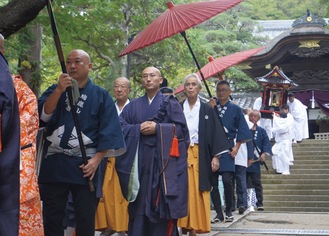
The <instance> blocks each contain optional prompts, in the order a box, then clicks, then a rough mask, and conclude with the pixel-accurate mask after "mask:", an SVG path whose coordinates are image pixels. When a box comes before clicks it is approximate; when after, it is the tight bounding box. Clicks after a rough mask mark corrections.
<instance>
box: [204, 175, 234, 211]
mask: <svg viewBox="0 0 329 236" xmlns="http://www.w3.org/2000/svg"><path fill="white" fill-rule="evenodd" d="M221 175H222V180H223V186H224V197H225V207H226V208H225V211H226V215H227V216H231V215H232V213H231V207H232V202H233V177H234V172H222V173H221ZM212 177H213V181H212V182H213V189H212V191H211V192H210V195H211V200H212V202H213V204H214V208H215V210H216V209H217V208H218V209H221V201H220V195H219V189H218V177H219V172H218V171H216V172H213V173H212ZM216 212H217V210H216ZM217 214H219V212H217Z"/></svg>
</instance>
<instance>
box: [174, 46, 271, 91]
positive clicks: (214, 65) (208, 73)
mask: <svg viewBox="0 0 329 236" xmlns="http://www.w3.org/2000/svg"><path fill="white" fill-rule="evenodd" d="M264 48H265V46H263V47H259V48H254V49H250V50H245V51H242V52H236V53H234V54H230V55H227V56H224V57H220V58H217V59H214V58H213V57H212V56H210V57H209V58H208V60H209V63H208V64H206V65H205V66H204V67H202V68H201V72H202V74H203V76H204V78H205V79H208V78H210V77H212V76H214V75H216V74H220V73H222V72H223V71H225V70H226V69H228V68H230V67H231V66H234V65H237V64H239V63H240V62H242V61H244V60H246V59H248V58H249V57H251V56H252V55H255V54H256V53H258V52H260V51H262V50H263V49H264ZM197 74H198V75H199V78H200V79H201V75H200V71H198V72H197ZM183 90H184V85H183V84H182V85H180V86H179V87H178V88H177V89H176V90H175V94H177V93H180V92H182V91H183Z"/></svg>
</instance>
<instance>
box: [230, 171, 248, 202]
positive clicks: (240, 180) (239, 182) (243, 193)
mask: <svg viewBox="0 0 329 236" xmlns="http://www.w3.org/2000/svg"><path fill="white" fill-rule="evenodd" d="M246 173H247V168H246V167H244V166H239V165H236V166H235V173H234V179H235V184H236V196H237V207H238V208H240V207H244V208H247V207H248V203H247V174H246ZM233 196H234V195H233ZM233 199H234V197H233ZM232 208H235V199H234V200H233V205H232Z"/></svg>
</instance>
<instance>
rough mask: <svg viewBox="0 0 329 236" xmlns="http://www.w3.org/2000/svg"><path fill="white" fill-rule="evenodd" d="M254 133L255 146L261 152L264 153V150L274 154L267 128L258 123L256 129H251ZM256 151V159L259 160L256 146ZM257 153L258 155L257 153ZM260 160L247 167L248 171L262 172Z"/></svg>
mask: <svg viewBox="0 0 329 236" xmlns="http://www.w3.org/2000/svg"><path fill="white" fill-rule="evenodd" d="M250 131H251V133H252V134H253V144H254V146H257V148H258V150H259V151H260V154H263V153H264V152H266V153H268V154H270V155H271V154H272V146H271V143H270V140H269V138H268V136H267V133H266V130H265V129H264V128H262V127H260V126H258V125H257V127H256V130H252V129H251V130H250ZM254 148H255V151H254V160H257V159H258V158H259V155H258V153H257V150H256V147H254ZM256 153H257V155H256ZM260 164H261V163H260V161H257V162H254V163H253V164H252V165H251V166H249V167H248V168H247V172H257V173H260Z"/></svg>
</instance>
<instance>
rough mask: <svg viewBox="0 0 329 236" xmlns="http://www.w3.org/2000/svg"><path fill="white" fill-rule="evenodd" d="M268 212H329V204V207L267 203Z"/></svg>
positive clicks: (266, 209) (265, 207)
mask: <svg viewBox="0 0 329 236" xmlns="http://www.w3.org/2000/svg"><path fill="white" fill-rule="evenodd" d="M264 209H265V211H266V212H329V206H327V207H314V206H311V207H302V208H301V207H299V206H298V207H289V206H286V205H281V206H268V205H265V206H264Z"/></svg>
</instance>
